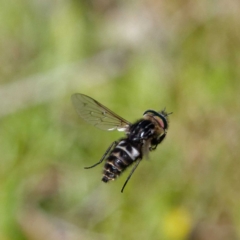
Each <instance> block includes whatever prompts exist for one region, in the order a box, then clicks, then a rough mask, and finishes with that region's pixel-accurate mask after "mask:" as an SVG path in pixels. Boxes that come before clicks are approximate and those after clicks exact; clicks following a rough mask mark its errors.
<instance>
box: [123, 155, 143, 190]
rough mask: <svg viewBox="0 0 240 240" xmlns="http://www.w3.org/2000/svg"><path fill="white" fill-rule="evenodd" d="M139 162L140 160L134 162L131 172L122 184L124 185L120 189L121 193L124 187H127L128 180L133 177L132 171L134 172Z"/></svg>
mask: <svg viewBox="0 0 240 240" xmlns="http://www.w3.org/2000/svg"><path fill="white" fill-rule="evenodd" d="M140 161H141V159H139V160H137V162H136V164H135V165H134V167H133V169H132V171H131V172H130V174H129V175H128V178H127V180H126V181H125V183H124V185H123V187H122V190H121V192H123V190H124V188H125V186H126V185H127V183H128V181H129V179H130V178H131V176H132V175H133V173H134V171H135V170H136V168H137V166H138V164H139V163H140Z"/></svg>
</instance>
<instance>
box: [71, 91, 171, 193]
mask: <svg viewBox="0 0 240 240" xmlns="http://www.w3.org/2000/svg"><path fill="white" fill-rule="evenodd" d="M71 99H72V103H73V106H74V108H75V109H76V111H77V113H78V115H79V116H80V117H81V118H83V119H84V120H85V121H87V122H88V123H90V124H92V125H93V126H95V127H97V128H100V129H102V130H107V131H113V130H118V131H124V132H125V134H126V136H125V137H124V138H122V139H120V140H118V141H114V142H113V143H112V144H111V145H110V146H109V148H108V149H107V151H106V152H105V153H104V155H103V156H102V158H101V159H100V160H99V161H98V162H97V163H95V164H94V165H92V166H90V167H85V169H89V168H93V167H95V166H97V165H98V164H100V163H102V162H103V161H104V160H105V165H104V168H103V177H102V181H103V182H105V183H107V182H109V181H112V180H115V179H116V178H117V177H119V176H120V175H121V174H122V172H123V171H124V170H125V169H126V168H128V167H129V166H130V165H132V164H134V166H133V168H132V170H131V172H130V174H129V175H128V177H127V179H126V181H125V183H124V185H123V187H122V190H121V192H123V190H124V188H125V186H126V184H127V183H128V181H129V179H130V178H131V176H132V174H133V173H134V171H135V170H136V168H137V166H138V164H139V163H140V161H141V160H142V158H143V157H144V156H146V155H148V153H149V152H150V151H153V150H155V149H156V148H157V146H158V145H159V144H160V143H161V142H162V141H163V139H164V138H165V137H166V135H167V130H168V127H169V120H168V115H170V114H171V113H167V112H166V111H165V109H164V110H162V111H159V112H157V111H154V110H147V111H145V112H144V113H143V117H142V118H141V119H140V120H138V121H136V122H135V123H130V122H128V121H127V120H125V119H124V118H122V117H120V116H119V115H117V114H116V113H114V112H113V111H111V110H110V109H108V108H107V107H105V106H104V105H102V104H101V103H99V102H98V101H96V100H94V99H93V98H91V97H89V96H86V95H84V94H81V93H75V94H73V95H72V97H71Z"/></svg>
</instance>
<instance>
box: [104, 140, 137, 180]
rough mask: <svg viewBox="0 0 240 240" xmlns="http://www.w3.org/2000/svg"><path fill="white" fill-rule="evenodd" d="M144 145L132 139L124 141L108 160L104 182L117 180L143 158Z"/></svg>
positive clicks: (118, 144) (117, 146) (105, 166)
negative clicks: (129, 167)
mask: <svg viewBox="0 0 240 240" xmlns="http://www.w3.org/2000/svg"><path fill="white" fill-rule="evenodd" d="M141 147H142V144H141V143H140V142H134V141H131V140H130V139H128V138H126V139H122V140H121V141H120V142H118V143H117V145H116V147H115V148H114V149H113V150H112V151H111V153H110V154H109V156H108V157H107V159H106V163H105V165H104V170H103V178H102V181H103V182H108V181H110V180H114V179H115V178H117V177H118V176H119V175H120V174H121V173H122V172H123V171H124V170H125V169H126V168H127V167H128V166H130V165H131V164H132V163H133V162H134V161H136V160H137V159H139V158H142V154H141Z"/></svg>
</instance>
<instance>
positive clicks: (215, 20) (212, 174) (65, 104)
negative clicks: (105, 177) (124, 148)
mask: <svg viewBox="0 0 240 240" xmlns="http://www.w3.org/2000/svg"><path fill="white" fill-rule="evenodd" d="M1 6H2V7H1V9H0V11H1V12H0V13H1V14H0V18H1V21H0V24H1V25H0V26H1V27H0V35H1V37H0V42H1V45H0V50H1V55H0V63H1V64H0V78H1V86H0V93H2V92H4V95H2V96H1V95H0V102H1V104H0V106H2V107H4V106H9V107H10V108H11V103H12V106H13V103H14V102H16V101H18V100H19V101H22V99H24V97H25V96H26V95H27V96H30V97H29V98H27V100H26V99H25V100H24V101H23V102H24V104H25V106H21V108H20V109H19V110H17V109H15V108H14V111H9V112H11V114H9V115H4V116H2V118H1V119H0V153H1V158H0V159H1V161H0V166H1V167H0V179H1V181H0V187H1V189H0V239H13V240H15V239H16V240H20V239H21V240H22V239H30V240H36V239H60V237H62V236H63V234H65V235H64V236H65V238H64V239H139V238H141V239H166V240H183V239H191V240H197V239H200V240H202V239H212V240H219V239H238V238H237V236H239V234H240V233H239V230H238V229H239V226H240V220H239V219H240V212H239V209H240V208H239V207H240V206H239V202H240V201H239V200H240V196H239V182H240V179H239V178H240V170H239V169H240V168H239V166H238V165H239V164H238V163H239V155H240V150H239V140H240V139H239V138H240V137H239V131H240V127H239V122H240V115H239V111H240V104H239V103H240V97H239V96H240V95H239V92H240V83H239V76H240V73H239V71H240V68H239V65H240V58H239V56H240V54H239V53H240V36H239V32H238V29H239V27H240V26H239V23H240V19H239V16H240V12H239V10H238V9H240V8H239V3H238V2H237V1H231V3H229V2H228V1H226V0H221V1H218V3H217V2H214V3H210V2H208V1H201V3H195V2H194V3H190V2H188V1H181V4H177V3H169V2H168V1H161V2H157V1H146V2H145V3H139V2H133V3H131V4H130V3H120V2H119V3H111V2H108V1H101V3H100V2H98V1H91V2H86V1H82V2H76V1H57V2H49V1H32V2H29V1H21V4H20V3H17V2H14V1H8V2H7V3H4V4H3V3H2V4H1ZM109 51H111V54H113V55H114V54H116V55H117V54H119V52H122V53H123V54H124V58H120V59H119V58H118V57H117V58H116V59H117V60H116V63H115V65H112V64H110V63H108V62H107V61H106V58H103V57H102V58H101V57H100V61H99V58H98V61H95V60H94V59H95V58H94V57H95V56H96V55H98V54H99V52H103V53H106V54H105V55H106V56H108V52H109ZM100 56H102V55H100ZM110 59H114V58H110ZM79 61H81V62H82V63H83V65H81V68H82V67H83V66H86V67H85V69H84V74H81V71H80V73H79V77H76V76H75V75H72V74H67V73H68V71H66V72H65V74H64V75H63V76H64V78H65V80H64V81H65V82H64V84H62V83H63V81H62V79H59V84H58V81H54V82H52V81H51V80H52V79H51V75H48V74H47V73H48V71H51V69H55V68H56V69H61V66H62V68H65V69H66V68H68V65H69V64H72V63H74V62H79ZM101 61H102V62H104V61H106V62H105V65H101ZM85 62H87V64H86V65H84V63H85ZM77 66H78V65H76V68H77ZM99 66H105V67H99ZM112 66H118V67H117V70H116V69H113V67H112ZM81 68H80V69H81ZM69 69H71V68H69ZM93 69H96V70H95V71H96V72H95V71H94V74H93ZM56 71H58V70H56ZM88 71H89V74H87V73H88ZM59 72H60V70H59ZM59 75H60V77H59ZM59 75H58V77H59V78H61V74H59ZM35 76H36V77H35ZM39 76H40V77H41V76H50V77H45V78H43V79H44V81H42V83H41V84H39V82H40V81H41V78H40V80H39V78H38V77H39ZM83 76H84V78H83ZM101 76H111V77H109V79H108V78H106V80H104V81H103V80H102V78H101ZM29 77H31V79H32V80H31V81H34V79H35V78H36V79H38V81H36V82H37V83H38V85H36V86H34V93H35V92H37V91H36V89H38V87H39V88H40V90H39V92H40V93H41V94H40V95H39V96H37V98H36V96H31V94H29V92H30V93H31V91H33V89H31V88H32V87H33V85H30V84H29V85H28V84H27V83H28V81H29V80H28V81H25V78H26V79H27V78H29ZM48 78H49V81H48ZM20 79H21V80H20ZM11 83H15V84H19V88H16V87H14V88H10V87H9V86H11V85H10V84H11ZM60 83H61V84H60ZM23 84H25V85H23ZM48 84H51V85H49V86H51V88H49V89H51V91H53V89H54V84H55V85H56V89H57V92H58V94H56V92H54V91H53V92H50V90H49V91H47V89H48ZM22 86H26V87H25V90H22V89H23V88H22ZM28 86H29V87H28ZM30 86H31V87H30ZM43 86H44V87H43ZM61 86H64V89H62V88H63V87H61ZM3 89H5V90H4V91H2V90H3ZM9 89H13V90H12V91H10V90H9ZM41 89H44V90H45V89H46V90H45V91H41ZM73 89H74V90H73ZM20 90H21V91H20ZM74 92H81V93H85V94H87V95H90V96H91V97H93V98H95V99H97V100H98V101H100V102H101V103H103V104H104V105H106V106H107V107H109V108H110V109H112V110H114V111H115V112H117V113H118V114H120V115H122V116H123V117H124V118H126V119H128V120H129V121H134V120H136V119H138V118H140V117H141V114H142V113H143V112H144V111H145V110H146V109H157V110H158V109H159V110H160V109H162V108H164V107H166V108H167V110H168V111H173V114H172V115H170V127H169V132H168V136H167V138H166V140H165V141H164V143H163V144H162V145H161V146H159V148H158V149H157V150H156V151H155V152H153V153H151V155H150V159H149V160H147V161H146V160H144V161H143V162H142V163H141V164H140V166H139V167H138V169H137V170H136V172H135V174H134V175H133V177H132V179H131V181H130V182H129V183H128V185H127V187H126V189H125V192H124V193H123V194H121V193H120V189H121V187H122V185H123V183H124V181H125V179H126V177H127V173H125V174H123V176H121V177H120V178H119V179H118V180H117V181H115V182H113V183H110V184H107V185H106V184H103V183H101V181H100V179H101V169H102V166H98V167H96V168H94V169H91V170H84V169H83V167H85V166H89V165H92V164H93V163H95V162H97V161H98V160H99V159H100V157H101V156H102V154H103V153H104V151H105V150H106V148H107V147H108V146H109V145H110V143H111V142H112V141H114V140H116V139H118V138H120V137H122V136H123V135H122V134H121V133H117V132H111V133H108V132H104V131H100V130H98V129H95V128H93V127H92V126H90V125H88V124H87V123H85V122H84V121H82V120H80V119H79V118H78V116H77V114H76V113H75V111H74V109H73V107H72V105H71V102H70V96H71V94H72V93H74ZM46 96H48V97H46ZM51 96H52V97H51ZM41 98H42V99H44V101H41ZM6 99H7V100H8V102H7V103H6V102H5V101H6ZM11 99H12V101H11ZM36 99H37V100H36ZM47 100H48V101H47ZM6 104H7V105H6ZM16 106H17V105H16ZM128 172H129V171H128ZM209 229H210V230H209ZM219 236H221V237H222V238H220V237H219Z"/></svg>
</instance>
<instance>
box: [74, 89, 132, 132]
mask: <svg viewBox="0 0 240 240" xmlns="http://www.w3.org/2000/svg"><path fill="white" fill-rule="evenodd" d="M71 99H72V103H73V106H74V108H75V109H76V111H77V113H78V115H79V116H80V117H81V118H83V119H84V120H85V121H87V122H88V123H90V124H92V125H94V126H95V127H97V128H100V129H102V130H108V131H112V130H118V131H126V130H127V129H128V128H129V125H131V124H130V123H129V122H128V121H126V120H125V119H123V118H122V117H120V116H118V115H117V114H115V113H114V112H112V111H111V110H110V109H108V108H107V107H105V106H103V105H102V104H101V103H99V102H98V101H96V100H94V99H93V98H91V97H88V96H86V95H84V94H80V93H75V94H73V95H72V97H71Z"/></svg>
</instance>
